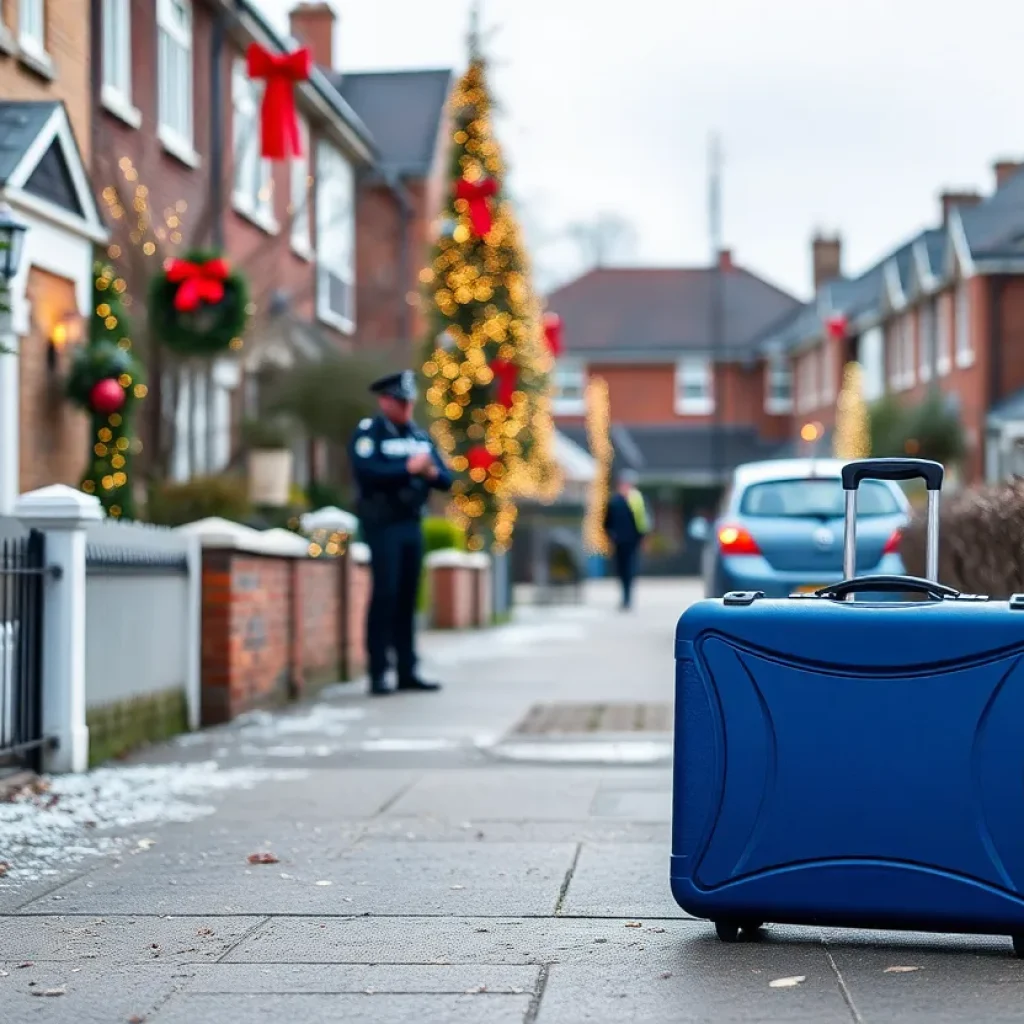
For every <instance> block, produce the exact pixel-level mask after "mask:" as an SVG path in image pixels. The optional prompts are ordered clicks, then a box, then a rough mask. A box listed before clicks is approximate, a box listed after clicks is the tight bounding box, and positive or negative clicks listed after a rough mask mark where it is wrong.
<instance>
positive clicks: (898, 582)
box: [814, 576, 960, 601]
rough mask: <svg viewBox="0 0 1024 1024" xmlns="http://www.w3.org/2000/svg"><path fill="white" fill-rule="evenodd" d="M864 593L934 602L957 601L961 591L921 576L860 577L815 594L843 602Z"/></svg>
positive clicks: (823, 588)
mask: <svg viewBox="0 0 1024 1024" xmlns="http://www.w3.org/2000/svg"><path fill="white" fill-rule="evenodd" d="M864 591H873V592H875V593H890V594H891V593H915V594H927V595H928V596H929V597H930V598H931V599H932V600H934V601H946V600H955V599H956V598H958V597H960V591H959V590H954V589H953V588H952V587H947V586H946V585H945V584H942V583H936V582H935V580H923V579H921V578H920V577H919V576H858V577H856V578H855V579H850V580H843V581H842V582H840V583H833V584H832V585H831V586H828V587H822V588H821V589H820V590H816V591H815V592H814V596H815V597H826V598H831V599H833V600H836V601H843V600H845V599H846V598H847V597H849V596H850V595H852V594H856V593H863V592H864Z"/></svg>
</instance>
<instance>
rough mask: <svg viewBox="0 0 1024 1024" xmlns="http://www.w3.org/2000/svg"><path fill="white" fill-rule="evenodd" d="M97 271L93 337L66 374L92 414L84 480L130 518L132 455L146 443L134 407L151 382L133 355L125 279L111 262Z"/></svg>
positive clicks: (110, 507)
mask: <svg viewBox="0 0 1024 1024" xmlns="http://www.w3.org/2000/svg"><path fill="white" fill-rule="evenodd" d="M94 274H95V277H94V282H93V311H92V316H91V318H90V320H89V337H88V341H87V342H86V344H84V345H82V346H80V347H79V348H78V349H77V350H76V352H75V357H74V361H73V363H72V365H71V371H70V373H69V374H68V380H67V394H68V398H70V399H71V401H73V402H74V403H75V404H76V405H78V406H80V407H81V408H82V409H84V410H85V411H86V412H87V413H88V414H89V418H90V420H91V427H92V429H91V432H90V441H89V445H90V450H89V459H88V463H87V466H86V470H85V473H84V474H83V477H82V482H81V485H80V486H81V488H82V490H83V491H85V492H86V494H95V495H96V497H98V498H99V499H100V502H101V503H102V505H103V507H104V508H105V509H106V511H107V514H108V515H110V516H112V517H113V518H115V519H116V518H125V519H131V518H133V517H134V514H135V502H134V500H133V495H132V481H131V477H130V461H131V457H132V455H133V454H134V453H136V452H138V451H139V449H140V447H141V445H140V443H139V441H138V440H137V439H136V438H135V437H134V435H133V432H132V413H133V411H134V406H135V404H136V402H137V401H138V400H139V399H142V398H145V397H146V385H145V384H143V383H142V379H141V369H140V367H139V364H138V362H137V361H136V359H135V357H134V356H133V355H132V340H131V328H130V326H129V323H128V318H127V316H126V315H125V311H124V304H123V300H122V296H123V294H124V291H125V287H126V286H125V282H124V280H123V279H122V278H120V277H118V276H117V275H116V274H115V273H114V271H113V270H112V269H111V268H110V267H105V266H102V265H97V266H96V267H95V268H94Z"/></svg>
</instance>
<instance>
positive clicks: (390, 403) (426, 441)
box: [349, 370, 452, 695]
mask: <svg viewBox="0 0 1024 1024" xmlns="http://www.w3.org/2000/svg"><path fill="white" fill-rule="evenodd" d="M370 390H371V391H372V392H373V393H374V394H376V395H377V401H378V403H379V405H380V415H378V416H374V417H373V418H372V419H369V418H368V419H364V420H362V421H361V422H360V424H359V426H358V428H357V429H356V432H355V435H354V436H353V438H352V443H351V445H350V448H349V458H350V460H351V465H352V468H353V471H354V473H355V478H356V483H357V485H358V488H359V503H358V506H357V512H358V515H359V520H360V523H361V524H362V529H363V537H364V539H365V540H366V543H367V544H368V545H369V547H370V568H371V571H372V574H373V593H372V596H371V598H370V610H369V616H368V619H367V628H366V647H367V654H368V658H369V670H370V693H371V694H374V695H383V694H386V693H389V692H391V691H390V690H389V689H388V687H387V684H386V682H385V678H384V677H385V675H386V673H387V668H388V656H389V653H390V651H392V650H394V652H395V662H396V668H397V669H398V689H399V690H439V689H440V688H441V687H440V686H439V685H438V684H437V683H428V682H426V681H424V680H423V679H421V678H420V677H419V676H418V675H417V673H416V652H415V645H414V642H413V620H414V618H415V615H416V597H417V594H418V592H419V583H420V572H421V569H422V564H423V535H422V532H421V530H422V528H421V525H420V518H421V516H422V514H423V506H424V505H425V504H426V502H427V498H428V497H429V494H430V491H431V490H438V491H447V490H448V489H449V488H450V487H451V485H452V476H451V473H450V472H449V470H448V467H447V466H445V464H444V461H443V460H442V459H441V456H440V454H439V453H438V451H437V449H436V448H435V447H434V443H433V441H432V440H431V439H430V435H429V434H427V432H426V431H425V430H422V429H420V428H419V427H418V426H416V424H415V423H413V422H412V410H413V404H414V403H415V401H416V379H415V377H414V375H413V373H412V372H411V371H409V370H406V371H404V372H403V373H393V374H390V375H388V376H387V377H381V378H380V380H377V381H374V383H373V384H371V385H370Z"/></svg>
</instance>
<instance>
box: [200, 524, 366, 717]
mask: <svg viewBox="0 0 1024 1024" xmlns="http://www.w3.org/2000/svg"><path fill="white" fill-rule="evenodd" d="M193 529H194V531H195V532H196V533H198V534H199V537H200V542H201V544H202V550H203V557H202V564H203V569H202V644H201V659H200V660H201V675H202V687H201V691H202V700H201V709H202V713H201V720H202V724H203V725H216V724H220V723H223V722H228V721H231V720H232V719H233V718H236V717H237V716H238V715H240V714H243V713H245V712H246V711H252V710H254V709H257V708H266V707H273V706H276V705H280V704H283V703H285V702H287V701H289V700H295V699H299V698H301V697H304V696H308V695H310V694H311V693H314V692H315V691H316V690H317V689H319V688H320V687H321V686H323V685H324V684H325V683H330V682H335V681H337V680H339V679H343V678H346V676H347V677H349V678H351V677H352V676H353V675H354V674H357V673H358V672H359V671H361V669H362V662H363V656H362V647H363V646H364V644H363V635H364V628H363V626H362V622H363V620H364V619H365V615H366V603H365V597H366V593H367V592H368V585H367V583H366V581H365V580H364V579H363V577H365V575H366V571H365V566H359V565H358V564H357V562H356V560H355V559H353V557H352V553H351V551H349V552H346V553H345V554H344V555H342V556H341V557H337V558H326V557H321V558H313V557H310V555H309V552H308V546H307V544H306V542H305V541H304V540H303V539H302V538H301V537H299V536H297V535H296V534H290V533H287V532H286V531H276V530H270V531H266V532H264V533H260V532H259V531H256V530H250V529H248V528H247V527H243V526H238V525H237V524H233V523H224V522H223V521H222V520H207V521H204V522H203V523H197V524H193ZM355 547H357V548H358V547H359V546H358V545H355ZM357 625H358V629H356V628H355V627H356V626H357ZM353 634H355V635H353ZM356 652H358V656H356Z"/></svg>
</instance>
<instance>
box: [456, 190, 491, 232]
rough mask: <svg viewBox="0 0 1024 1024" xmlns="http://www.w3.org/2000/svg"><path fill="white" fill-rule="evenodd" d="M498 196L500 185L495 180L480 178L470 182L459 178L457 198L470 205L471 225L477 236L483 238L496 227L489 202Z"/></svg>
mask: <svg viewBox="0 0 1024 1024" xmlns="http://www.w3.org/2000/svg"><path fill="white" fill-rule="evenodd" d="M497 194H498V183H497V182H496V181H495V180H494V179H493V178H480V179H478V180H477V181H470V180H469V179H468V178H459V180H458V182H457V183H456V185H455V198H456V199H465V200H466V202H467V203H469V223H470V224H472V226H473V231H474V233H475V234H477V235H479V236H480V237H481V238H483V237H484V236H485V235H486V234H487V233H488V232H489V231H490V230H491V228H492V226H493V225H494V220H493V218H492V217H491V207H490V204H489V203H488V202H487V200H488V199H490V198H491V197H492V196H496V195H497Z"/></svg>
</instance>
